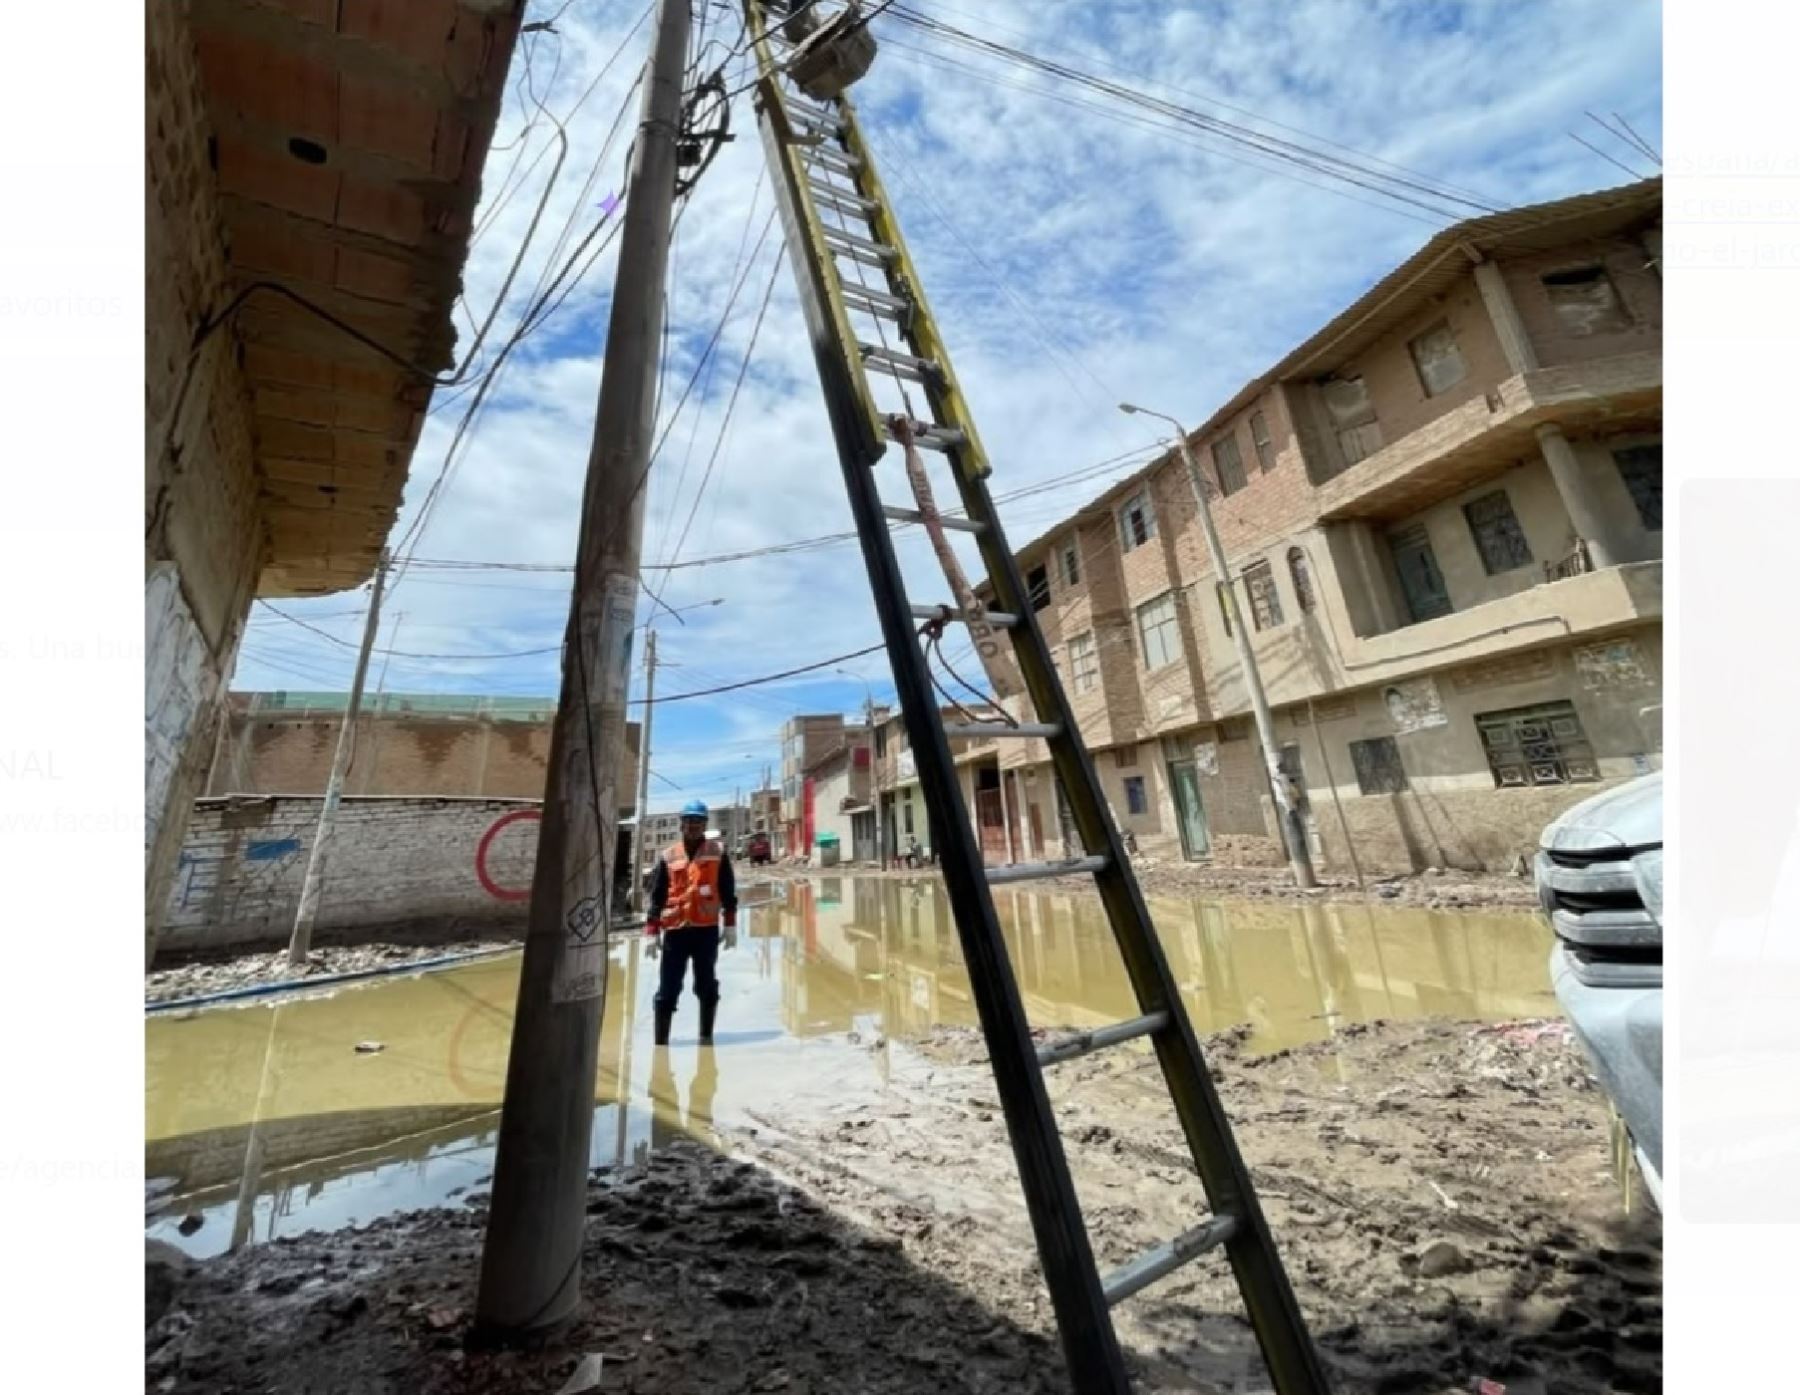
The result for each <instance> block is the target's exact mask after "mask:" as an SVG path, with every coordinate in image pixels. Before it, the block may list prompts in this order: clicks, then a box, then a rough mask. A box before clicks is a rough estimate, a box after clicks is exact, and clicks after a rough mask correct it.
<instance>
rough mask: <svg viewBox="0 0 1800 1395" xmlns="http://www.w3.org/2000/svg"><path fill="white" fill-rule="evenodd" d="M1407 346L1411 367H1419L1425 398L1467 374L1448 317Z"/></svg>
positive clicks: (1444, 389) (1453, 383)
mask: <svg viewBox="0 0 1800 1395" xmlns="http://www.w3.org/2000/svg"><path fill="white" fill-rule="evenodd" d="M1407 347H1408V348H1409V349H1411V350H1412V358H1413V367H1414V368H1416V369H1418V370H1419V382H1420V383H1421V384H1422V385H1423V386H1424V388H1425V395H1426V396H1427V397H1436V396H1437V395H1438V394H1439V393H1440V392H1446V391H1448V390H1449V389H1451V388H1453V387H1455V386H1456V385H1457V384H1458V383H1460V382H1461V381H1462V380H1463V379H1464V378H1466V377H1467V376H1468V369H1466V368H1464V367H1463V359H1462V350H1461V349H1459V348H1457V347H1456V335H1455V334H1453V333H1452V332H1451V330H1450V322H1449V321H1448V320H1439V321H1438V322H1437V323H1436V324H1434V325H1433V326H1432V327H1431V328H1430V329H1428V330H1426V331H1425V332H1424V333H1423V334H1421V335H1420V336H1419V337H1418V338H1417V339H1415V340H1413V341H1412V343H1411V344H1409V345H1407Z"/></svg>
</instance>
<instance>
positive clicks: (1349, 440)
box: [1320, 377, 1381, 466]
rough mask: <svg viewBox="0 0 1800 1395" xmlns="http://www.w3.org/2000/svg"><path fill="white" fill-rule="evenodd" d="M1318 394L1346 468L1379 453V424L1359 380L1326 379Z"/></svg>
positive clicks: (1366, 392)
mask: <svg viewBox="0 0 1800 1395" xmlns="http://www.w3.org/2000/svg"><path fill="white" fill-rule="evenodd" d="M1320 392H1321V395H1322V396H1323V397H1324V399H1325V410H1326V411H1327V412H1328V413H1329V414H1330V416H1331V426H1332V430H1333V431H1335V432H1336V433H1337V443H1338V449H1339V450H1341V451H1343V453H1344V464H1345V465H1347V466H1348V465H1354V464H1356V462H1357V461H1359V460H1366V459H1368V457H1369V456H1371V455H1373V454H1375V452H1376V451H1378V450H1380V449H1381V423H1380V422H1378V421H1376V420H1375V405H1374V403H1372V402H1370V401H1369V389H1368V387H1367V385H1366V384H1365V383H1364V382H1363V380H1362V379H1361V378H1360V377H1356V378H1327V379H1326V380H1325V382H1324V383H1322V384H1321V385H1320Z"/></svg>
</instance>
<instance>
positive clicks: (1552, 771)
mask: <svg viewBox="0 0 1800 1395" xmlns="http://www.w3.org/2000/svg"><path fill="white" fill-rule="evenodd" d="M1475 725H1476V727H1477V729H1479V731H1480V732H1481V744H1482V748H1483V749H1484V750H1485V751H1486V752H1487V759H1488V768H1489V769H1490V770H1492V771H1493V773H1494V784H1495V786H1496V787H1498V788H1500V789H1528V788H1530V787H1532V786H1535V785H1573V784H1584V783H1587V782H1589V781H1593V780H1598V779H1599V778H1600V765H1599V762H1598V761H1596V760H1595V758H1594V748H1593V746H1591V745H1590V744H1589V742H1588V739H1587V733H1586V732H1585V731H1583V730H1582V726H1581V718H1580V716H1579V715H1577V713H1576V711H1575V705H1574V704H1573V703H1571V702H1545V703H1540V704H1538V705H1537V706H1535V707H1515V708H1512V709H1510V710H1508V711H1505V712H1486V713H1479V714H1477V715H1476V718H1475Z"/></svg>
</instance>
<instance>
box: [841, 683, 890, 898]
mask: <svg viewBox="0 0 1800 1395" xmlns="http://www.w3.org/2000/svg"><path fill="white" fill-rule="evenodd" d="M832 671H833V672H834V673H839V674H842V675H843V676H844V677H845V678H849V679H852V680H853V681H855V682H858V683H861V684H862V685H863V716H864V718H865V719H866V720H867V722H868V724H869V788H870V789H871V790H872V791H873V792H874V795H875V797H874V799H873V800H871V801H870V802H871V803H872V804H874V806H875V866H876V868H877V869H878V870H882V871H885V870H886V868H887V844H886V843H884V842H883V841H882V838H881V765H880V763H879V762H878V761H877V760H876V759H875V690H874V689H873V688H871V687H870V686H869V680H868V679H866V678H864V677H862V675H860V674H856V673H852V672H850V670H849V669H847V668H840V669H834V670H832Z"/></svg>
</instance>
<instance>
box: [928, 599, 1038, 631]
mask: <svg viewBox="0 0 1800 1395" xmlns="http://www.w3.org/2000/svg"><path fill="white" fill-rule="evenodd" d="M912 615H913V619H915V620H955V621H958V622H959V623H961V624H964V625H966V624H968V623H969V619H968V617H967V616H966V615H964V614H963V613H962V612H961V611H960V610H957V609H956V608H955V607H954V606H947V605H916V606H914V607H913V608H912ZM981 618H982V619H983V620H985V621H986V622H987V623H988V624H990V625H992V626H993V627H994V628H995V629H998V630H1004V629H1009V628H1010V627H1012V626H1013V625H1016V624H1018V623H1019V617H1018V616H1016V615H1014V614H1013V613H1012V612H1011V611H1009V610H984V611H982V612H981Z"/></svg>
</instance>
